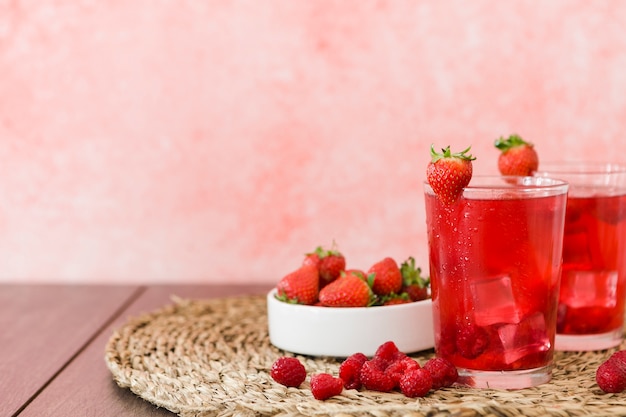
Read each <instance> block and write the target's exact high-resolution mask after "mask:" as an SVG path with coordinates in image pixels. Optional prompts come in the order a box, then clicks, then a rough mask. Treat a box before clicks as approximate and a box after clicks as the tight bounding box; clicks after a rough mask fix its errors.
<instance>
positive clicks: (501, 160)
mask: <svg viewBox="0 0 626 417" xmlns="http://www.w3.org/2000/svg"><path fill="white" fill-rule="evenodd" d="M494 145H495V147H496V148H498V149H500V151H501V153H500V156H499V157H498V170H499V171H500V173H501V174H502V175H521V176H528V175H532V174H533V172H535V171H536V170H537V168H538V167H539V157H538V155H537V151H535V147H534V146H533V144H531V143H528V142H526V141H525V140H524V139H522V138H521V137H520V136H519V135H511V136H509V137H508V138H506V139H505V138H502V137H501V138H499V139H496V141H495V143H494Z"/></svg>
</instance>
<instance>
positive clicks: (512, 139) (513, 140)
mask: <svg viewBox="0 0 626 417" xmlns="http://www.w3.org/2000/svg"><path fill="white" fill-rule="evenodd" d="M494 145H495V147H496V148H498V149H500V150H501V151H502V152H504V151H507V150H509V149H511V148H514V147H516V146H521V145H530V143H528V142H526V141H525V140H524V139H522V137H521V136H520V135H515V134H513V135H510V136H509V137H508V138H506V139H505V138H504V137H500V138H498V139H496V141H495V143H494Z"/></svg>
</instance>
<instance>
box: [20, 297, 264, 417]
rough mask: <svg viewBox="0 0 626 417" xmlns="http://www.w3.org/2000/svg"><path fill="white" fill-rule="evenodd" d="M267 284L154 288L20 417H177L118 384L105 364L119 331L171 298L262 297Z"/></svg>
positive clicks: (137, 301) (104, 333)
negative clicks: (107, 348)
mask: <svg viewBox="0 0 626 417" xmlns="http://www.w3.org/2000/svg"><path fill="white" fill-rule="evenodd" d="M269 288H270V287H268V286H267V285H260V286H259V285H249V286H239V285H218V286H194V285H190V286H185V285H183V286H154V287H149V288H148V289H147V290H146V291H145V292H144V293H142V294H141V296H140V297H139V298H137V300H135V302H134V303H133V304H132V305H131V306H130V307H129V308H128V309H127V310H126V311H124V312H123V313H122V314H120V316H119V317H118V319H117V320H115V321H114V322H113V323H112V324H111V325H110V326H109V327H108V328H107V329H105V331H103V332H102V333H101V334H100V335H99V336H98V337H97V338H96V339H95V340H94V341H93V342H92V343H91V344H90V345H89V346H88V347H87V348H86V349H85V350H84V351H83V352H82V353H81V354H80V355H79V356H78V357H77V358H76V359H75V360H74V361H73V362H72V363H71V364H70V365H69V366H68V367H67V368H66V369H64V370H63V372H62V373H61V374H60V375H59V376H58V377H57V378H56V379H55V380H54V381H52V382H51V383H50V385H49V386H48V387H47V388H46V389H45V390H44V391H43V392H42V393H41V394H40V395H39V396H38V397H37V398H36V399H35V400H34V401H32V403H31V404H29V406H28V407H27V408H26V409H25V410H24V411H23V412H22V413H21V414H20V417H29V416H31V417H35V416H36V417H45V416H54V417H56V416H79V415H80V416H122V415H123V416H138V417H141V416H162V417H172V416H174V414H173V413H171V412H169V411H167V410H165V409H160V408H157V407H155V406H154V405H152V404H150V403H148V402H146V401H144V400H142V399H141V398H139V397H137V396H136V395H134V394H133V393H132V392H130V390H127V389H122V388H120V387H118V386H117V385H116V384H115V382H113V379H112V376H111V373H110V372H109V370H108V368H107V367H106V364H105V362H104V347H105V345H106V343H107V341H108V340H109V338H110V337H111V334H112V333H113V330H114V329H115V328H116V327H119V326H121V325H122V324H123V323H125V322H126V321H127V320H128V319H129V318H130V317H132V316H136V315H138V314H141V313H146V312H149V311H153V310H155V309H157V308H161V307H163V306H164V305H166V304H170V303H171V296H172V295H176V296H179V297H183V298H192V299H200V298H216V297H226V296H232V295H239V294H262V293H265V292H267V291H268V290H269Z"/></svg>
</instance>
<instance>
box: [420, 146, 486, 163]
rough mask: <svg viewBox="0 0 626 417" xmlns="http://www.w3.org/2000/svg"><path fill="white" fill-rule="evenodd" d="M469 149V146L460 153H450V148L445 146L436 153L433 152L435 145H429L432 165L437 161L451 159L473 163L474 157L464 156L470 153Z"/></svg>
mask: <svg viewBox="0 0 626 417" xmlns="http://www.w3.org/2000/svg"><path fill="white" fill-rule="evenodd" d="M471 148H472V147H471V146H469V147H468V148H467V149H465V150H463V151H461V152H456V153H452V152H451V151H450V146H447V147H446V148H442V149H441V153H438V152H437V151H435V145H430V156H431V158H432V162H433V163H435V162H437V161H439V160H440V159H444V158H451V157H452V158H459V159H463V160H467V161H473V160H474V159H476V158H475V157H474V156H472V155H466V154H467V153H468V152H469V151H470V149H471Z"/></svg>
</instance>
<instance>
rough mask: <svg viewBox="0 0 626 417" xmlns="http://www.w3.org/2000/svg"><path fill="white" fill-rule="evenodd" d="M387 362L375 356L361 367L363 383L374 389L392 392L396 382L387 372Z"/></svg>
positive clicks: (366, 386)
mask: <svg viewBox="0 0 626 417" xmlns="http://www.w3.org/2000/svg"><path fill="white" fill-rule="evenodd" d="M386 368H387V362H386V361H385V360H383V359H380V358H377V357H373V358H372V359H370V360H368V361H367V362H365V363H364V364H363V366H362V367H361V374H360V378H361V383H362V384H363V386H364V387H365V388H367V389H369V390H372V391H380V392H390V391H391V390H393V389H394V387H395V385H396V384H395V383H394V381H393V379H391V377H390V376H389V375H387V374H386V373H385V369H386Z"/></svg>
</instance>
